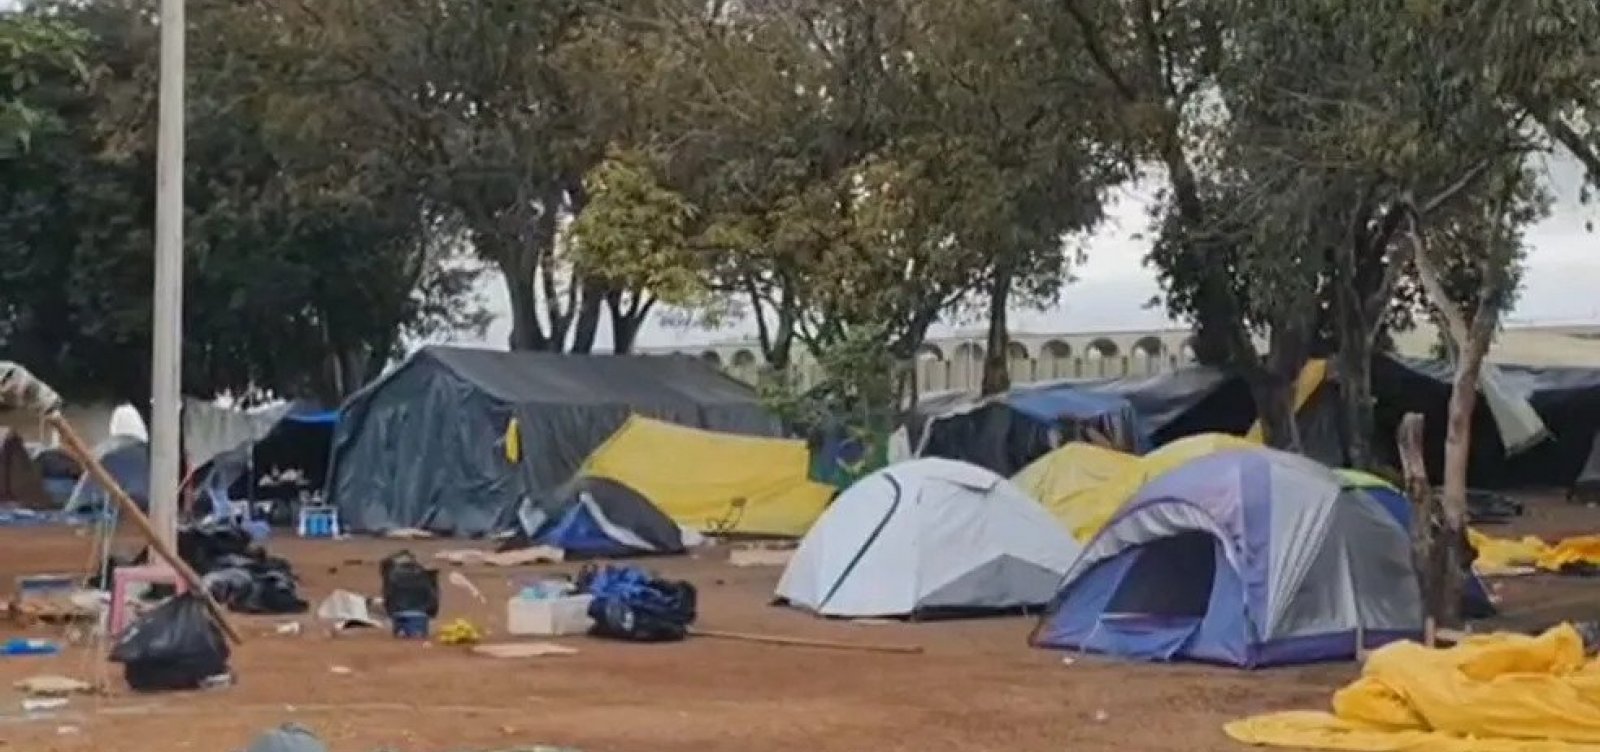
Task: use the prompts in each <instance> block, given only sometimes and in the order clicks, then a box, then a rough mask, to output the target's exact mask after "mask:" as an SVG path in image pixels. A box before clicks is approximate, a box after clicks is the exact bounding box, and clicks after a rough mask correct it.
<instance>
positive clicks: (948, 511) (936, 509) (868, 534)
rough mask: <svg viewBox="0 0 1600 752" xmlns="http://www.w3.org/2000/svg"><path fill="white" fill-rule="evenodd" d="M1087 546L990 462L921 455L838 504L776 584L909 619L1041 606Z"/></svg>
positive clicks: (837, 612) (789, 595)
mask: <svg viewBox="0 0 1600 752" xmlns="http://www.w3.org/2000/svg"><path fill="white" fill-rule="evenodd" d="M1077 554H1078V545H1077V544H1076V543H1074V542H1073V540H1072V537H1071V536H1069V535H1067V533H1066V531H1065V530H1063V529H1061V526H1060V525H1058V524H1057V523H1056V522H1055V520H1054V519H1052V518H1051V517H1050V515H1049V513H1048V512H1046V511H1044V508H1043V507H1040V506H1039V505H1038V504H1037V503H1035V502H1034V501H1033V500H1032V499H1030V498H1028V496H1027V494H1025V493H1023V492H1022V490H1021V489H1018V488H1017V487H1016V486H1014V485H1012V484H1011V482H1010V481H1008V480H1006V479H1005V478H1002V477H1000V476H998V475H995V474H994V473H991V472H989V471H987V470H984V469H983V468H980V467H976V466H974V465H968V464H966V463H963V462H955V461H953V460H944V459H917V460H911V461H909V462H902V463H900V464H897V465H891V466H889V467H887V468H884V469H882V470H879V471H878V472H876V473H873V474H872V475H869V476H867V477H866V478H863V479H861V480H860V481H859V482H857V483H856V484H855V485H853V486H851V487H850V488H849V489H847V490H846V491H845V492H844V493H843V494H841V495H840V496H839V498H838V499H836V500H834V503H833V505H832V506H831V507H829V508H828V511H827V512H825V513H823V515H822V519H820V520H818V521H817V524H816V526H815V527H813V528H812V529H811V532H810V533H807V534H806V537H805V539H804V540H802V541H801V542H800V547H799V549H798V550H796V551H795V554H794V557H793V558H791V559H790V560H789V566H788V568H787V569H785V570H784V571H783V578H782V579H781V580H779V582H778V590H777V595H778V597H779V598H781V599H783V600H785V601H787V602H788V603H789V604H791V605H794V606H797V607H800V608H804V609H807V610H810V611H814V612H816V613H818V614H822V615H824V616H904V615H915V614H923V613H928V612H938V611H948V610H970V609H1004V608H1018V607H1027V606H1036V605H1039V604H1043V603H1045V602H1046V601H1048V600H1049V599H1050V596H1051V594H1052V593H1053V592H1054V591H1055V586H1056V584H1057V583H1058V582H1059V581H1060V578H1061V573H1062V572H1065V571H1066V569H1067V567H1068V566H1069V565H1070V564H1071V563H1072V560H1073V558H1074V557H1075V556H1077Z"/></svg>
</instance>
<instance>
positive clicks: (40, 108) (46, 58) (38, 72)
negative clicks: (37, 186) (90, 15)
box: [0, 9, 88, 160]
mask: <svg viewBox="0 0 1600 752" xmlns="http://www.w3.org/2000/svg"><path fill="white" fill-rule="evenodd" d="M86 41H87V40H86V39H85V35H84V32H83V30H82V29H79V28H77V27H75V26H73V25H72V24H70V23H66V22H63V21H61V20H59V19H54V18H49V17H45V16H41V15H38V14H35V13H27V12H23V11H20V10H4V9H0V160H8V159H12V158H15V157H16V156H17V155H18V153H19V152H25V151H27V149H28V146H29V145H30V144H31V143H32V141H33V137H34V135H35V134H36V133H39V132H40V131H50V130H53V129H57V128H59V127H60V126H61V121H60V117H59V115H58V114H57V113H55V112H53V111H52V110H51V109H50V107H49V106H48V105H47V104H43V103H41V102H38V101H36V100H35V95H36V94H37V89H38V88H39V87H40V85H41V84H42V83H44V79H45V78H47V77H52V76H58V75H60V74H63V73H66V74H69V75H73V76H76V77H78V78H80V79H82V78H85V77H87V75H88V72H87V71H86V70H85V68H84V60H83V50H84V45H85V43H86Z"/></svg>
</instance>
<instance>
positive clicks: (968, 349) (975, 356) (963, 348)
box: [955, 342, 983, 361]
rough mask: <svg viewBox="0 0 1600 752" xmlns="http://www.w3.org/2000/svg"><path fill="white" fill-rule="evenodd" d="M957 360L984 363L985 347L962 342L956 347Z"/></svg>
mask: <svg viewBox="0 0 1600 752" xmlns="http://www.w3.org/2000/svg"><path fill="white" fill-rule="evenodd" d="M955 359H956V360H967V361H982V360H983V345H980V344H978V343H976V342H962V343H961V344H959V345H956V357H955Z"/></svg>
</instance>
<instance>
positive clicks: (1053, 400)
mask: <svg viewBox="0 0 1600 752" xmlns="http://www.w3.org/2000/svg"><path fill="white" fill-rule="evenodd" d="M1095 434H1098V435H1099V436H1100V437H1101V438H1104V439H1105V440H1107V441H1108V442H1109V443H1110V444H1111V445H1112V446H1114V447H1115V448H1117V449H1121V450H1124V451H1128V452H1134V453H1138V452H1143V451H1144V450H1145V449H1148V448H1149V443H1150V442H1149V437H1147V436H1145V435H1144V434H1143V433H1142V432H1141V430H1140V428H1139V421H1138V416H1137V414H1136V413H1135V412H1134V410H1133V405H1132V403H1130V402H1128V400H1126V399H1124V398H1122V397H1118V396H1114V395H1107V394H1096V393H1094V392H1090V391H1087V390H1083V389H1079V388H1077V387H1074V386H1072V385H1069V384H1049V385H1044V386H1028V387H1022V388H1019V389H1015V390H1012V391H1011V392H1008V393H1006V394H1003V395H999V396H997V397H994V398H991V399H987V400H984V401H981V402H977V403H974V404H968V405H963V406H960V407H957V408H954V409H952V410H950V411H948V412H945V413H943V414H939V415H933V416H931V417H928V418H926V423H925V427H924V428H923V430H922V431H921V432H920V434H919V436H920V445H919V446H918V447H917V456H919V457H944V458H947V459H953V460H961V461H963V462H970V463H972V464H974V465H978V466H979V467H984V468H987V469H989V470H992V471H994V472H997V473H1000V474H1001V475H1006V476H1010V475H1013V474H1015V473H1016V472H1017V471H1018V470H1021V469H1022V468H1023V467H1026V466H1027V465H1028V463H1030V462H1033V461H1034V460H1036V459H1038V458H1039V457H1042V456H1044V455H1045V454H1046V453H1047V452H1049V451H1050V450H1052V449H1055V448H1056V447H1058V446H1061V445H1062V444H1063V443H1065V442H1067V441H1087V440H1090V439H1092V438H1095Z"/></svg>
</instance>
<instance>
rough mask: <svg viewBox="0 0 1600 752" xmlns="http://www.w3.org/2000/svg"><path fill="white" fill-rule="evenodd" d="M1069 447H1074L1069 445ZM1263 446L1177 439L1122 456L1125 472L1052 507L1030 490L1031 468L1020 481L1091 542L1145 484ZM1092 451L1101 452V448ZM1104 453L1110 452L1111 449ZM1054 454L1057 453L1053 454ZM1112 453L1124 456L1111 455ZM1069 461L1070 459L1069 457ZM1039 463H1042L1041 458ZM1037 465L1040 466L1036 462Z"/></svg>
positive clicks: (1085, 472)
mask: <svg viewBox="0 0 1600 752" xmlns="http://www.w3.org/2000/svg"><path fill="white" fill-rule="evenodd" d="M1067 446H1072V445H1071V444H1068V445H1067ZM1085 446H1088V445H1085ZM1260 446H1261V445H1260V444H1256V443H1254V442H1251V441H1249V440H1247V439H1241V438H1239V437H1237V436H1229V435H1228V434H1224V433H1203V434H1198V435H1195V436H1188V437H1185V438H1182V439H1178V440H1177V441H1174V442H1172V443H1171V444H1168V445H1166V446H1164V447H1161V448H1160V449H1157V450H1155V451H1153V452H1151V453H1149V454H1147V455H1144V456H1143V457H1134V456H1132V455H1122V456H1123V457H1125V458H1127V459H1128V460H1131V463H1126V464H1127V469H1126V470H1125V471H1123V472H1120V473H1117V474H1115V475H1114V476H1113V477H1111V478H1109V479H1108V480H1106V481H1105V482H1103V483H1099V484H1097V485H1092V486H1086V487H1083V488H1077V489H1073V491H1072V493H1070V494H1066V495H1062V496H1059V497H1057V500H1056V501H1055V502H1054V503H1053V504H1052V502H1050V501H1048V500H1047V496H1045V495H1043V494H1041V493H1040V492H1039V491H1037V490H1035V489H1034V488H1033V487H1030V486H1029V485H1028V484H1027V483H1026V482H1024V480H1023V477H1022V474H1023V473H1027V472H1028V471H1029V470H1031V469H1033V466H1032V465H1030V466H1029V467H1027V468H1024V469H1023V471H1022V473H1019V474H1018V475H1017V481H1018V482H1019V483H1021V484H1022V487H1023V488H1024V489H1025V490H1027V491H1028V492H1029V493H1031V494H1033V495H1034V498H1036V499H1038V500H1039V502H1040V503H1041V504H1044V505H1045V506H1046V507H1048V508H1049V509H1050V513H1051V514H1053V515H1055V517H1056V519H1058V520H1061V522H1062V524H1064V525H1066V527H1067V529H1068V530H1071V531H1072V537H1074V538H1076V539H1078V541H1080V542H1084V541H1088V540H1089V539H1090V538H1093V537H1094V534H1095V533H1098V532H1100V528H1102V527H1105V525H1106V523H1107V522H1110V521H1111V518H1112V516H1114V515H1115V514H1116V513H1117V510H1118V509H1121V508H1122V505H1123V504H1126V503H1127V502H1128V500H1129V499H1131V498H1133V496H1134V494H1137V493H1138V492H1139V488H1140V487H1141V486H1143V485H1144V484H1145V481H1147V480H1149V479H1151V478H1154V477H1156V476H1157V475H1160V474H1162V473H1164V472H1166V471H1168V470H1171V469H1173V468H1175V467H1177V466H1179V465H1182V464H1184V463H1186V462H1188V461H1190V460H1192V459H1196V458H1199V457H1205V456H1207V455H1210V454H1215V453H1217V452H1221V451H1225V450H1228V449H1240V448H1259V447H1260ZM1064 448H1065V447H1063V449H1064ZM1093 448H1095V449H1098V447H1093ZM1060 451H1061V450H1060V449H1058V450H1056V452H1060ZM1101 451H1108V452H1109V451H1111V450H1101ZM1052 454H1055V453H1054V452H1052ZM1112 454H1121V453H1120V452H1112ZM1049 456H1050V455H1046V457H1047V458H1048V457H1049ZM1081 456H1082V457H1090V456H1095V457H1099V456H1098V455H1091V454H1089V453H1084V454H1083V455H1081ZM1068 459H1070V457H1069V458H1068ZM1040 461H1043V460H1042V459H1041V460H1040ZM1065 461H1066V460H1063V461H1062V462H1063V463H1065ZM1097 461H1104V463H1105V464H1104V466H1106V467H1109V465H1110V464H1111V461H1109V460H1105V459H1104V458H1103V457H1100V458H1099V459H1098V460H1097ZM1035 464H1037V462H1036V463H1035ZM1056 472H1061V473H1062V474H1066V473H1068V472H1078V473H1079V475H1078V476H1077V477H1078V478H1087V477H1088V476H1090V475H1091V474H1094V473H1098V472H1100V471H1099V470H1090V469H1088V468H1084V469H1081V470H1076V471H1073V470H1067V469H1061V470H1059V471H1056Z"/></svg>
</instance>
